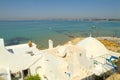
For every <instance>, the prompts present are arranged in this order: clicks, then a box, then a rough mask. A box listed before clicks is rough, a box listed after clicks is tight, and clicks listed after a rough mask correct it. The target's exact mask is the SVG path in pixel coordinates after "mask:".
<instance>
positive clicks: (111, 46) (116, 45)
mask: <svg viewBox="0 0 120 80" xmlns="http://www.w3.org/2000/svg"><path fill="white" fill-rule="evenodd" d="M84 38H86V37H76V38H72V39H71V40H70V41H68V42H66V43H65V44H64V45H66V44H69V43H71V44H77V43H78V42H79V41H81V40H83V39H84ZM96 39H98V40H99V41H100V42H101V43H102V44H103V45H104V46H105V47H106V48H107V49H108V50H111V51H113V52H119V53H120V38H117V37H96Z"/></svg>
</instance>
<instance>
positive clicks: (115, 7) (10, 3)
mask: <svg viewBox="0 0 120 80" xmlns="http://www.w3.org/2000/svg"><path fill="white" fill-rule="evenodd" d="M53 18H55V19H56V18H119V19H120V0H0V20H37V19H53Z"/></svg>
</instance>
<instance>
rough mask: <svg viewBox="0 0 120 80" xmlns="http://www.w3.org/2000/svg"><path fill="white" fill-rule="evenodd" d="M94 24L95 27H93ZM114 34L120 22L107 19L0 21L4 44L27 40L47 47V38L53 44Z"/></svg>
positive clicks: (119, 28)
mask: <svg viewBox="0 0 120 80" xmlns="http://www.w3.org/2000/svg"><path fill="white" fill-rule="evenodd" d="M93 26H95V27H93ZM90 33H92V36H95V37H96V36H116V37H120V22H110V21H109V22H108V21H96V22H95V21H75V20H73V21H68V20H39V21H37V20H36V21H0V37H1V38H4V40H5V45H14V44H20V43H25V42H28V41H29V40H32V41H33V42H35V43H37V44H40V45H41V47H42V48H47V47H48V39H52V40H53V41H54V46H56V45H58V44H63V43H65V42H66V41H68V40H70V39H71V38H74V37H79V36H80V37H87V36H89V34H90Z"/></svg>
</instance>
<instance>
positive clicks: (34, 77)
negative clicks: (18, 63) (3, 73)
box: [24, 74, 41, 80]
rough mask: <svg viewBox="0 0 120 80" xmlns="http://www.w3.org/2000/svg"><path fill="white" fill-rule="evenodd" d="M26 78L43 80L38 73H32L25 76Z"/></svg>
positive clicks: (25, 79)
mask: <svg viewBox="0 0 120 80" xmlns="http://www.w3.org/2000/svg"><path fill="white" fill-rule="evenodd" d="M24 80H41V78H40V77H39V75H38V74H36V75H30V76H27V77H25V78H24Z"/></svg>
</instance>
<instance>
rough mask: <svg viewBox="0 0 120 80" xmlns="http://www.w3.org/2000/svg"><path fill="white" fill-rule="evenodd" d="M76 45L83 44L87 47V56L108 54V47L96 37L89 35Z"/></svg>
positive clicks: (82, 45)
mask: <svg viewBox="0 0 120 80" xmlns="http://www.w3.org/2000/svg"><path fill="white" fill-rule="evenodd" d="M76 45H78V46H81V47H83V48H85V49H86V53H87V54H86V56H87V57H89V58H94V57H98V56H101V55H105V54H107V49H106V48H105V46H104V45H103V44H102V43H101V42H100V41H98V40H97V39H95V38H92V37H88V38H86V39H84V40H82V41H80V42H78V43H77V44H76Z"/></svg>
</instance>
